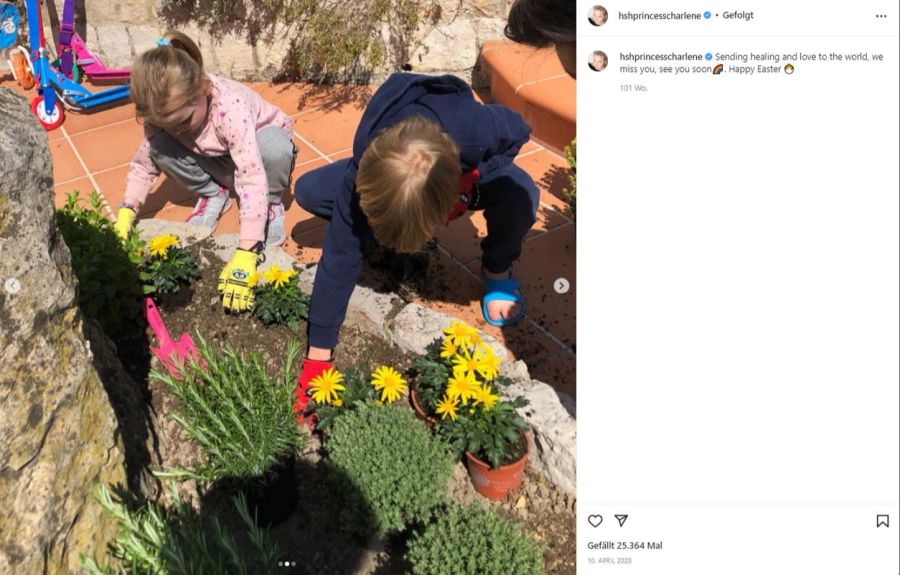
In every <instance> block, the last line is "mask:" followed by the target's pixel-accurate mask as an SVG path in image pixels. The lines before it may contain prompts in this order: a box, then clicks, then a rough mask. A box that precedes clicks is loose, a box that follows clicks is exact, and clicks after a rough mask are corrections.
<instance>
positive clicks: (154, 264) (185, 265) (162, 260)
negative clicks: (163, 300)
mask: <svg viewBox="0 0 900 575" xmlns="http://www.w3.org/2000/svg"><path fill="white" fill-rule="evenodd" d="M198 277H200V270H199V268H197V264H196V262H194V256H192V255H191V253H190V252H189V251H187V250H186V249H184V248H183V247H181V246H179V245H178V236H173V235H172V234H163V235H161V236H157V237H155V238H153V239H152V240H150V242H149V243H148V244H147V259H146V260H145V261H144V263H143V265H141V268H140V278H141V281H142V282H144V293H145V294H156V295H159V296H166V295H171V294H174V293H178V291H179V290H180V289H181V286H182V285H186V284H190V283H191V282H193V281H195V280H196V279H197V278H198Z"/></svg>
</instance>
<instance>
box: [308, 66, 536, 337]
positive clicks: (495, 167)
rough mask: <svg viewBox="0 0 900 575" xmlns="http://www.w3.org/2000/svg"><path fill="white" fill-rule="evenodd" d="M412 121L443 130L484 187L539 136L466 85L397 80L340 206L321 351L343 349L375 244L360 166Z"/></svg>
mask: <svg viewBox="0 0 900 575" xmlns="http://www.w3.org/2000/svg"><path fill="white" fill-rule="evenodd" d="M410 116H422V117H424V118H425V119H427V120H431V121H433V122H436V123H438V124H440V126H441V127H442V128H443V129H444V132H446V133H447V134H448V135H449V136H450V137H451V138H452V139H453V141H454V142H456V145H457V146H459V162H460V166H461V168H462V170H463V172H467V171H470V170H473V169H476V168H477V169H478V170H479V172H480V173H481V179H480V180H479V182H480V183H482V184H485V183H488V182H490V181H491V180H493V179H494V178H496V177H498V176H501V175H503V173H504V171H505V169H506V168H507V167H508V166H509V165H510V164H511V163H512V161H513V159H514V158H515V157H516V155H517V154H518V153H519V149H520V148H521V147H522V145H523V144H524V143H525V142H527V141H528V138H529V136H530V134H531V128H529V127H528V125H527V124H526V123H525V122H524V121H523V120H522V117H521V116H519V114H517V113H515V112H513V111H512V110H510V109H508V108H505V107H503V106H501V105H498V104H487V105H484V104H479V103H478V102H476V101H475V98H474V97H473V95H472V89H471V88H469V86H468V84H466V83H465V82H463V81H462V80H460V79H459V78H456V77H454V76H422V75H419V74H393V75H391V77H390V78H388V80H387V81H386V82H385V83H384V84H382V86H381V87H380V88H378V91H377V92H375V95H374V96H373V97H372V100H371V101H370V102H369V105H368V106H367V107H366V111H365V113H363V116H362V119H361V120H360V124H359V128H357V130H356V136H355V137H354V139H353V159H352V160H351V161H350V164H349V167H348V168H347V172H346V173H345V174H344V182H343V186H341V188H340V190H339V192H338V196H337V197H336V198H335V202H334V210H333V212H332V219H331V223H330V224H329V226H328V231H327V232H326V235H325V244H324V247H323V250H322V258H321V259H320V260H319V267H318V269H317V270H316V280H315V283H314V284H313V293H312V301H311V303H310V313H309V344H310V345H311V346H313V347H321V348H326V349H331V348H333V347H335V345H336V344H337V339H338V330H339V329H340V327H341V324H342V323H343V322H344V316H345V315H346V313H347V304H348V302H349V301H350V294H352V293H353V288H354V287H355V286H356V280H357V278H358V277H359V271H360V267H361V265H362V259H363V246H364V244H365V242H366V240H367V239H369V238H372V237H373V234H372V229H371V228H370V227H369V224H368V221H367V220H366V216H365V215H364V214H363V212H362V210H361V209H360V207H359V194H358V193H357V192H356V171H357V169H358V167H359V160H360V159H361V158H362V155H363V152H365V151H366V148H368V146H369V142H371V140H372V139H373V138H374V137H375V136H376V135H377V134H379V133H380V132H382V131H384V130H386V129H388V128H390V127H391V126H393V125H395V124H397V123H398V122H400V121H401V120H403V119H404V118H407V117H410Z"/></svg>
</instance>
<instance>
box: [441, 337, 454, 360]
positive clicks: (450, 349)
mask: <svg viewBox="0 0 900 575" xmlns="http://www.w3.org/2000/svg"><path fill="white" fill-rule="evenodd" d="M456 351H457V346H456V344H455V343H453V342H452V341H450V338H447V339H445V340H444V344H443V345H442V346H441V357H443V358H444V359H450V358H451V357H453V356H454V355H456Z"/></svg>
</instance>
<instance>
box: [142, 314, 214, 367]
mask: <svg viewBox="0 0 900 575" xmlns="http://www.w3.org/2000/svg"><path fill="white" fill-rule="evenodd" d="M144 314H145V315H146V316H147V323H148V324H150V329H152V330H153V333H154V335H156V339H157V341H158V342H159V347H153V346H152V345H151V346H150V351H152V352H153V355H155V356H156V357H158V358H159V360H160V361H161V362H162V363H163V365H164V366H166V369H167V370H168V371H169V374H171V375H172V377H174V378H175V379H181V374H180V373H179V371H178V366H179V365H184V363H185V362H186V361H187V360H188V359H193V360H195V361H200V362H201V364H202V360H201V359H200V353H199V351H198V350H197V346H196V345H195V344H194V339H193V338H192V337H191V334H189V333H187V332H185V333H183V334H181V337H179V338H178V339H177V340H172V338H171V337H170V336H169V330H168V329H166V324H165V323H163V319H162V316H161V315H159V310H158V309H156V304H155V303H154V302H153V300H152V299H150V298H144Z"/></svg>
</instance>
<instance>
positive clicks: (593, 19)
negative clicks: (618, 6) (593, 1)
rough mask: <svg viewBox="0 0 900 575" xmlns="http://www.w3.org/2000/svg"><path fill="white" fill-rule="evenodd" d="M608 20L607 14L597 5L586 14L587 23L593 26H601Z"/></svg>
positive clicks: (604, 9)
mask: <svg viewBox="0 0 900 575" xmlns="http://www.w3.org/2000/svg"><path fill="white" fill-rule="evenodd" d="M608 19H609V12H607V11H606V8H604V7H603V6H601V5H599V4H597V5H596V6H594V7H593V8H591V11H590V12H589V13H588V21H589V22H590V23H591V24H593V25H594V26H603V25H604V24H606V21H607V20H608Z"/></svg>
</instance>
